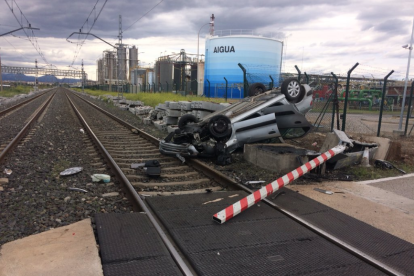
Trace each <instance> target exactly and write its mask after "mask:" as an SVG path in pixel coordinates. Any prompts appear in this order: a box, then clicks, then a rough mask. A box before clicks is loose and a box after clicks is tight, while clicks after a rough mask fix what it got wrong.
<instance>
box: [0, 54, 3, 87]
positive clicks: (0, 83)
mask: <svg viewBox="0 0 414 276" xmlns="http://www.w3.org/2000/svg"><path fill="white" fill-rule="evenodd" d="M0 92H3V76H2V75H1V55H0Z"/></svg>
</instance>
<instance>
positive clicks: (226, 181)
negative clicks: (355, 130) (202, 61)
mask: <svg viewBox="0 0 414 276" xmlns="http://www.w3.org/2000/svg"><path fill="white" fill-rule="evenodd" d="M75 95H76V94H75ZM76 96H77V97H79V96H78V95H76ZM79 98H80V99H82V100H83V101H85V102H87V103H88V104H90V105H91V106H93V107H95V108H97V109H98V110H100V111H102V112H103V113H105V114H107V115H108V116H110V117H111V118H114V119H115V120H117V121H118V122H120V123H121V124H123V125H124V126H126V127H128V128H130V129H136V130H137V131H139V134H140V135H142V136H143V137H144V138H146V139H148V141H150V142H151V143H153V144H155V145H158V143H159V139H157V138H155V137H154V136H152V135H150V134H148V133H145V132H143V131H142V130H140V129H137V128H136V127H134V126H132V125H131V124H129V123H127V122H125V121H122V120H121V119H119V118H118V117H116V116H114V115H112V114H110V113H109V112H107V111H105V110H103V109H102V108H100V107H98V106H97V105H95V104H93V103H91V102H89V101H86V100H85V99H83V98H82V97H79ZM186 162H187V163H188V164H189V165H193V166H194V168H198V169H199V170H201V171H202V172H203V173H205V174H206V175H207V176H210V177H213V178H214V180H215V181H217V182H218V183H220V184H222V185H224V186H235V187H236V188H238V189H241V190H244V191H246V192H248V193H253V192H254V191H252V190H251V189H249V188H247V187H245V186H243V185H241V184H239V183H237V182H235V181H234V180H233V179H231V178H229V177H227V176H226V175H224V174H222V173H221V172H218V171H216V170H214V169H213V168H211V167H209V166H208V165H206V164H204V163H203V162H201V161H199V160H196V159H189V158H187V159H186ZM262 201H263V202H264V203H266V204H267V205H269V206H271V207H272V208H274V209H276V210H278V211H279V212H281V213H282V214H284V215H286V216H287V217H289V218H291V219H292V220H294V221H296V222H298V223H299V224H301V225H303V226H304V227H306V228H307V229H309V230H311V231H312V232H314V233H316V234H317V235H319V236H321V237H322V238H324V239H326V240H328V241H330V242H332V243H333V244H335V245H337V246H338V247H340V248H342V249H344V250H345V251H347V252H349V253H351V254H352V255H353V256H355V257H357V258H359V259H360V260H362V261H364V262H366V263H368V264H370V265H372V266H373V267H375V268H377V269H379V270H381V271H382V272H385V273H386V274H388V275H398V276H399V275H404V274H402V273H401V272H399V271H397V270H395V269H394V268H392V267H390V266H388V265H386V264H384V263H382V262H380V261H378V260H377V259H375V258H373V257H371V256H370V255H368V254H366V253H364V252H362V251H361V250H359V249H357V248H355V247H354V246H352V245H350V244H348V243H346V242H344V241H342V240H340V239H338V238H337V237H335V236H333V235H331V234H329V233H328V232H326V231H325V230H323V229H321V228H319V227H317V226H315V225H314V224H312V223H310V222H309V221H307V220H305V219H303V218H301V217H300V216H298V215H295V214H294V213H292V212H290V211H288V210H287V209H284V208H283V207H280V206H279V205H277V204H275V203H274V202H272V201H270V200H269V199H264V200H262Z"/></svg>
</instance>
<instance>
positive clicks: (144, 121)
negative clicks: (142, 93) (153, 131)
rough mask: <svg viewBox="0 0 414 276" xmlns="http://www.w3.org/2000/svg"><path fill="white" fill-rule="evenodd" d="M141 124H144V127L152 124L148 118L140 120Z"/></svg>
mask: <svg viewBox="0 0 414 276" xmlns="http://www.w3.org/2000/svg"><path fill="white" fill-rule="evenodd" d="M142 122H143V123H144V125H151V124H152V120H151V119H150V118H144V119H143V120H142Z"/></svg>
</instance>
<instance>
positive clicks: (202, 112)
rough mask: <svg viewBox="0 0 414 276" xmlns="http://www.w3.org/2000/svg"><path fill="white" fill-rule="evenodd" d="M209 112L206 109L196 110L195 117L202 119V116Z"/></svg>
mask: <svg viewBox="0 0 414 276" xmlns="http://www.w3.org/2000/svg"><path fill="white" fill-rule="evenodd" d="M210 114H211V112H210V111H206V110H197V115H196V117H197V119H198V120H202V119H203V118H204V117H206V116H207V115H210Z"/></svg>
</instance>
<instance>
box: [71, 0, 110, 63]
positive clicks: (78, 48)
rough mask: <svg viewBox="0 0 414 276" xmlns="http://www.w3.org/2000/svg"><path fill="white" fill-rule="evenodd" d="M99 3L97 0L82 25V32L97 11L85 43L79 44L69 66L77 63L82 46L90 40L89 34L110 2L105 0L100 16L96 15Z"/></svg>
mask: <svg viewBox="0 0 414 276" xmlns="http://www.w3.org/2000/svg"><path fill="white" fill-rule="evenodd" d="M99 1H100V0H97V1H96V3H95V5H94V6H93V8H92V10H91V12H90V13H89V15H88V17H87V18H86V20H85V22H84V23H83V24H82V26H81V28H80V30H82V29H83V28H84V27H85V24H89V17H90V16H91V15H92V13H93V12H94V11H95V18H94V20H93V23H92V25H91V27H90V28H89V30H88V31H87V33H86V36H85V38H84V39H83V41H82V42H81V43H77V46H76V50H75V55H74V57H73V60H72V63H71V64H70V65H69V66H72V65H73V64H74V63H75V61H76V59H77V57H78V55H79V53H80V50H81V49H82V46H83V44H84V43H85V40H86V39H87V38H88V35H89V33H90V32H91V31H92V29H93V27H94V26H95V23H96V21H97V20H98V18H99V16H100V15H101V12H102V10H103V9H104V7H105V5H106V3H107V2H108V0H105V2H104V3H103V4H102V7H101V9H100V10H99V13H98V15H96V6H97V5H98V3H99ZM79 38H80V34H79V35H78V39H79ZM68 42H70V41H68ZM70 43H73V42H70Z"/></svg>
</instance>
